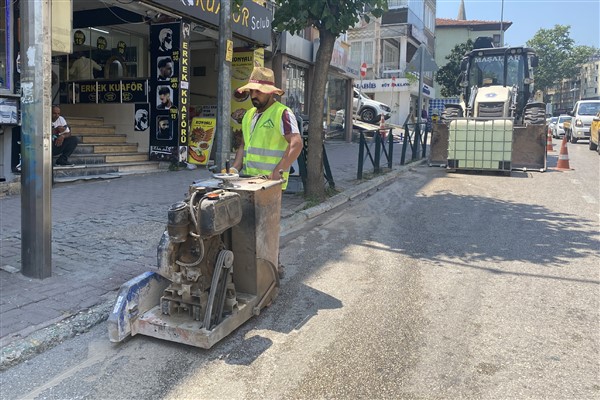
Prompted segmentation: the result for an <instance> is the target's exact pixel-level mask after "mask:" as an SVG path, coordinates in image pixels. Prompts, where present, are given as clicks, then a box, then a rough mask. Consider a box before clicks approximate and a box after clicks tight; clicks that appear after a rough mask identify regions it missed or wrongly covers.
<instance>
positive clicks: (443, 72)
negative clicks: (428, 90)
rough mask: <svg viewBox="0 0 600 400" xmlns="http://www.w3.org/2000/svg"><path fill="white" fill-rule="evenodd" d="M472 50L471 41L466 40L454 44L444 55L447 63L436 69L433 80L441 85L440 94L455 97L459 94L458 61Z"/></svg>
mask: <svg viewBox="0 0 600 400" xmlns="http://www.w3.org/2000/svg"><path fill="white" fill-rule="evenodd" d="M471 50H473V41H472V40H471V39H469V40H467V42H466V43H462V44H457V45H456V46H454V48H453V49H452V51H451V52H450V54H449V55H447V56H446V59H447V60H448V63H447V64H446V65H444V66H443V67H441V68H440V69H438V71H437V74H436V76H435V81H436V82H437V83H438V84H440V85H441V87H442V88H441V90H440V92H441V94H442V96H444V97H455V96H458V95H460V93H461V87H460V86H459V85H458V84H459V83H460V80H459V76H460V63H461V61H462V59H463V57H464V55H465V53H467V52H469V51H471Z"/></svg>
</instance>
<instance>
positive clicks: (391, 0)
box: [388, 0, 408, 9]
mask: <svg viewBox="0 0 600 400" xmlns="http://www.w3.org/2000/svg"><path fill="white" fill-rule="evenodd" d="M402 7H408V0H388V8H389V9H392V8H402Z"/></svg>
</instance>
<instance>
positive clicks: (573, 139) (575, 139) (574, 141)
mask: <svg viewBox="0 0 600 400" xmlns="http://www.w3.org/2000/svg"><path fill="white" fill-rule="evenodd" d="M570 139H571V143H573V144H575V143H577V138H576V137H575V136H573V135H571V137H570Z"/></svg>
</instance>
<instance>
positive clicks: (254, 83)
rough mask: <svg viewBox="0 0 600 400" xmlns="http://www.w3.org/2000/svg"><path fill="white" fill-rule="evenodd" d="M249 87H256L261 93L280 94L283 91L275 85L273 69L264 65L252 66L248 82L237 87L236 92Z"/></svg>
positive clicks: (245, 90)
mask: <svg viewBox="0 0 600 400" xmlns="http://www.w3.org/2000/svg"><path fill="white" fill-rule="evenodd" d="M251 89H256V90H258V91H260V92H262V93H268V94H273V93H274V94H278V95H280V96H281V95H282V94H283V93H285V92H284V91H283V90H281V89H279V88H278V87H276V86H275V76H274V74H273V71H272V70H270V69H269V68H264V67H254V69H253V70H252V73H251V74H250V79H248V83H247V84H245V85H244V86H242V87H241V88H239V89H238V90H237V92H238V93H242V92H247V91H249V90H251Z"/></svg>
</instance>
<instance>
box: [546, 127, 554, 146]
mask: <svg viewBox="0 0 600 400" xmlns="http://www.w3.org/2000/svg"><path fill="white" fill-rule="evenodd" d="M546 136H547V140H546V151H554V148H553V147H552V130H551V129H550V128H548V135H546Z"/></svg>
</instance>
